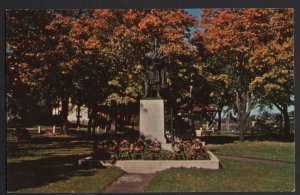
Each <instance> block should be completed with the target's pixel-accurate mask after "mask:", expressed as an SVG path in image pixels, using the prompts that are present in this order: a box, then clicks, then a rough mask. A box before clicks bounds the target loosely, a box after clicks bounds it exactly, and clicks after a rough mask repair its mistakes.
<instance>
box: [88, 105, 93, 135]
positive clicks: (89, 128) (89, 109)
mask: <svg viewBox="0 0 300 195" xmlns="http://www.w3.org/2000/svg"><path fill="white" fill-rule="evenodd" d="M88 118H89V122H88V128H87V134H88V135H91V133H92V123H93V118H92V108H91V107H88Z"/></svg>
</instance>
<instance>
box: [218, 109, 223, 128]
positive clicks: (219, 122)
mask: <svg viewBox="0 0 300 195" xmlns="http://www.w3.org/2000/svg"><path fill="white" fill-rule="evenodd" d="M221 114H222V109H218V130H219V131H220V130H221V123H222V118H221Z"/></svg>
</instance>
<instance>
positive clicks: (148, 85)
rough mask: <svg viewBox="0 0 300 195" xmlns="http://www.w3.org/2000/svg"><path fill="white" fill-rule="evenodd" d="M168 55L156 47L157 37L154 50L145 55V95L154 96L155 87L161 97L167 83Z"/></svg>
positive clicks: (157, 94)
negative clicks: (162, 89)
mask: <svg viewBox="0 0 300 195" xmlns="http://www.w3.org/2000/svg"><path fill="white" fill-rule="evenodd" d="M166 56H167V55H163V54H162V52H161V50H159V49H157V48H156V39H155V41H154V44H153V49H152V51H151V52H149V53H147V54H146V55H145V97H153V95H152V94H151V91H152V88H153V87H154V88H155V89H156V96H157V97H160V90H161V88H164V87H165V84H166Z"/></svg>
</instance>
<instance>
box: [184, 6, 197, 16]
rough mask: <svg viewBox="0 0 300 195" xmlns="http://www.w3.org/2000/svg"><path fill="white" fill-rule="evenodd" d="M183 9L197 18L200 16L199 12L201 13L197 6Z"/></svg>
mask: <svg viewBox="0 0 300 195" xmlns="http://www.w3.org/2000/svg"><path fill="white" fill-rule="evenodd" d="M184 10H185V11H187V12H188V13H189V14H191V15H193V16H195V17H197V18H200V13H201V10H200V9H199V8H194V9H184Z"/></svg>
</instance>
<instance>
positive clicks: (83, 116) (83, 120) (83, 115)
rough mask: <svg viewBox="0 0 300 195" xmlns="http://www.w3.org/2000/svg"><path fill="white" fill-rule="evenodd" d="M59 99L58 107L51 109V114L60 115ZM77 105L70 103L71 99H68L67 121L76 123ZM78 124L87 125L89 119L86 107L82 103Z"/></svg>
mask: <svg viewBox="0 0 300 195" xmlns="http://www.w3.org/2000/svg"><path fill="white" fill-rule="evenodd" d="M61 108H62V106H61V101H59V104H58V107H55V108H53V109H52V115H53V116H56V115H60V113H61ZM77 112H78V106H77V105H73V104H72V103H71V101H70V100H69V113H68V121H69V122H70V123H74V124H76V122H77V115H78V113H77ZM79 116H80V124H81V125H87V124H88V121H89V117H88V108H87V107H86V106H85V105H83V106H81V107H80V113H79Z"/></svg>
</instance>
